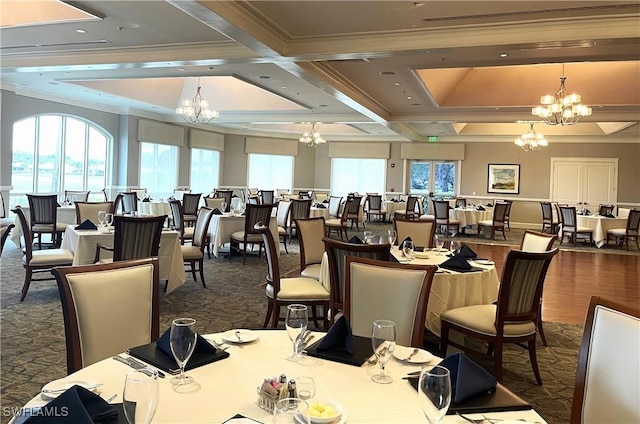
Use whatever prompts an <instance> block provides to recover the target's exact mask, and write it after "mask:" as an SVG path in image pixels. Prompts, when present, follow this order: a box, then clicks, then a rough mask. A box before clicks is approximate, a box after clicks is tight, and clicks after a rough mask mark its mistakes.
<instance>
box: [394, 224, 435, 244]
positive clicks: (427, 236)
mask: <svg viewBox="0 0 640 424" xmlns="http://www.w3.org/2000/svg"><path fill="white" fill-rule="evenodd" d="M393 228H394V230H395V231H396V242H397V244H400V243H402V241H403V240H404V239H406V238H407V237H411V240H412V241H413V244H414V246H416V247H420V248H425V247H426V248H429V249H431V248H432V247H433V236H434V234H435V231H436V223H435V221H433V220H426V219H421V220H418V221H413V220H406V219H399V218H396V219H394V220H393Z"/></svg>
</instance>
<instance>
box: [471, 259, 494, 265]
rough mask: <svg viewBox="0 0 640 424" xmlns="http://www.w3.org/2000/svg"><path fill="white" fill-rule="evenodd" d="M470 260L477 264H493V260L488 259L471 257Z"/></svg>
mask: <svg viewBox="0 0 640 424" xmlns="http://www.w3.org/2000/svg"><path fill="white" fill-rule="evenodd" d="M472 261H473V262H475V263H477V264H478V265H495V262H493V261H490V260H488V259H472Z"/></svg>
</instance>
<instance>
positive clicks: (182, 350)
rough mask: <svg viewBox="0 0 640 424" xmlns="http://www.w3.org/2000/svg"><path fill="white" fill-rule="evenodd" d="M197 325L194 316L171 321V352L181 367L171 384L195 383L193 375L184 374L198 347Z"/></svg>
mask: <svg viewBox="0 0 640 424" xmlns="http://www.w3.org/2000/svg"><path fill="white" fill-rule="evenodd" d="M195 325H196V320H195V319H193V318H178V319H174V320H173V322H172V323H171V334H170V336H169V337H170V338H169V341H170V345H171V353H173V357H174V358H175V359H176V362H177V363H178V366H179V367H180V374H179V375H178V376H176V377H173V378H172V379H171V384H174V385H180V386H183V385H186V384H191V383H193V377H189V376H186V375H184V367H185V365H187V361H189V358H191V354H192V353H193V350H194V349H195V347H196V339H197V337H196V336H197V334H196V332H195Z"/></svg>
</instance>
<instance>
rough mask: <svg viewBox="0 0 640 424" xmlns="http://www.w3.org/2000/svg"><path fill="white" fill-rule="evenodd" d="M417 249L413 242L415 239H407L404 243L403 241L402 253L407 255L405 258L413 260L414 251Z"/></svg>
mask: <svg viewBox="0 0 640 424" xmlns="http://www.w3.org/2000/svg"><path fill="white" fill-rule="evenodd" d="M414 250H415V246H414V244H413V241H411V240H405V242H404V243H402V254H403V255H404V256H405V258H407V260H409V261H410V260H411V259H413V251H414Z"/></svg>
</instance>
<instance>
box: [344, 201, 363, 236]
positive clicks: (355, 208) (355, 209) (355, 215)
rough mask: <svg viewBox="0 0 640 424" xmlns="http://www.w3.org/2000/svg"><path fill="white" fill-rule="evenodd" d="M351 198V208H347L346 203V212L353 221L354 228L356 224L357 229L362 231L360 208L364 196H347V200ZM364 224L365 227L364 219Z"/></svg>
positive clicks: (348, 218)
mask: <svg viewBox="0 0 640 424" xmlns="http://www.w3.org/2000/svg"><path fill="white" fill-rule="evenodd" d="M349 198H351V203H350V204H349V208H347V204H346V203H345V206H344V212H343V213H345V212H346V214H347V221H348V222H351V228H353V224H354V223H355V224H356V231H360V226H359V222H360V208H361V204H362V196H347V200H348V199H349ZM362 226H363V227H364V221H363V222H362Z"/></svg>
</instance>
